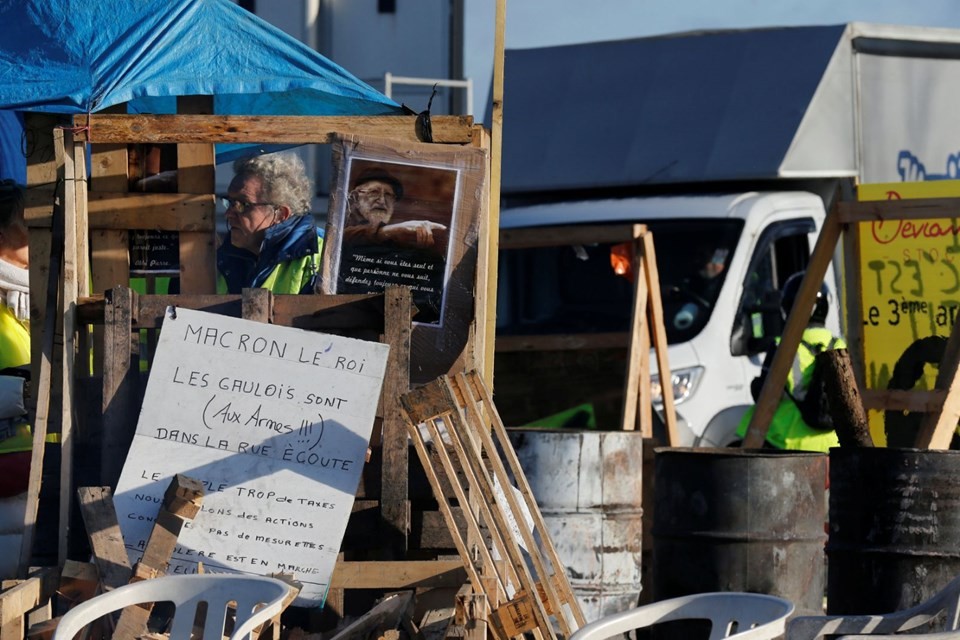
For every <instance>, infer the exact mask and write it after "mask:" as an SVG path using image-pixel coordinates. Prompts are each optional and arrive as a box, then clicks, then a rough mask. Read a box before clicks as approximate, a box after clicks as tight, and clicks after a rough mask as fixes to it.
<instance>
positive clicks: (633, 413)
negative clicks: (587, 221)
mask: <svg viewBox="0 0 960 640" xmlns="http://www.w3.org/2000/svg"><path fill="white" fill-rule="evenodd" d="M637 226H638V227H639V229H638V228H636V227H635V228H634V238H633V242H632V243H631V247H632V256H633V264H632V267H633V310H632V311H631V312H630V336H629V340H628V341H627V375H626V378H625V379H624V386H623V418H622V419H621V421H620V428H621V429H623V430H624V431H633V430H634V428H635V427H636V426H637V422H638V421H637V412H638V411H639V417H640V420H639V421H640V424H641V431H644V430H645V429H644V427H647V426H649V422H650V415H649V414H647V415H644V413H645V411H644V406H641V402H642V401H643V396H644V393H646V397H647V400H646V402H645V403H644V404H645V405H646V407H647V408H649V403H650V387H649V385H647V387H646V388H643V387H642V386H641V380H642V377H643V345H644V342H645V341H644V339H643V336H644V335H647V336H649V334H648V333H647V332H648V331H649V329H650V327H649V326H648V325H647V297H648V296H649V295H650V292H649V290H648V289H647V268H646V260H645V259H644V254H643V235H644V234H645V233H646V229H645V228H644V227H642V226H640V225H637ZM646 343H647V344H648V345H649V338H648V340H647V341H646ZM649 357H650V355H649V347H648V352H647V358H648V362H649ZM648 373H649V372H648Z"/></svg>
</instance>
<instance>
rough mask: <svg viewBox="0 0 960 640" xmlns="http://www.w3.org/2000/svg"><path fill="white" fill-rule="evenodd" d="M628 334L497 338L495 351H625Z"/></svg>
mask: <svg viewBox="0 0 960 640" xmlns="http://www.w3.org/2000/svg"><path fill="white" fill-rule="evenodd" d="M629 342H630V334H629V333H627V332H626V331H618V332H614V333H558V334H556V335H540V336H497V351H498V352H508V351H577V350H588V351H593V350H595V349H626V348H627V345H628V344H629Z"/></svg>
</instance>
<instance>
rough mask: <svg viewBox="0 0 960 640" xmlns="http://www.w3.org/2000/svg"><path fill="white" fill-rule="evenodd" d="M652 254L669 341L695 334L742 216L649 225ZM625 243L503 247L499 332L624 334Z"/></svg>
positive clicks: (628, 292) (627, 307) (627, 299)
mask: <svg viewBox="0 0 960 640" xmlns="http://www.w3.org/2000/svg"><path fill="white" fill-rule="evenodd" d="M647 228H648V229H649V230H650V231H652V232H653V241H654V247H655V250H656V254H657V256H656V257H657V271H658V273H659V280H660V290H661V298H662V302H663V312H664V327H665V329H666V334H667V342H668V343H670V344H674V343H680V342H684V341H687V340H690V339H692V338H693V337H694V336H696V335H697V334H698V333H700V331H701V330H702V329H703V327H704V326H705V325H706V324H707V321H708V320H709V319H710V314H711V313H712V311H713V309H714V308H715V306H716V302H717V297H718V296H719V294H720V288H721V286H722V284H723V281H724V279H725V278H726V275H727V268H728V267H729V264H730V260H731V259H732V258H733V252H734V248H735V247H736V244H737V241H738V239H739V238H740V234H741V232H742V230H743V221H742V220H731V219H727V218H724V219H707V220H704V219H696V220H670V221H654V222H650V223H647ZM629 256H630V252H629V245H628V244H624V245H612V244H588V245H564V246H555V247H536V248H524V249H519V248H518V249H513V248H510V249H502V250H501V251H500V275H499V285H498V293H497V333H498V334H501V335H539V334H565V333H602V332H617V331H627V330H628V329H629V327H630V312H631V308H632V296H633V282H632V277H631V274H632V268H631V267H630V266H629V264H628V261H629Z"/></svg>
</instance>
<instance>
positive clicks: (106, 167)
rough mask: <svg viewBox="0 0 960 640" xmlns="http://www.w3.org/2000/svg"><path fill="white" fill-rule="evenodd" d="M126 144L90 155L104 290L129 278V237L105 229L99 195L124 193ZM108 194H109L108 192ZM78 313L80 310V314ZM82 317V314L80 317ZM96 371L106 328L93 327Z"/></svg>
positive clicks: (95, 243) (97, 283)
mask: <svg viewBox="0 0 960 640" xmlns="http://www.w3.org/2000/svg"><path fill="white" fill-rule="evenodd" d="M127 162H128V158H127V145H123V144H113V145H95V146H94V147H93V149H92V150H91V158H90V169H91V171H90V189H91V191H90V193H89V194H88V202H87V214H88V217H89V224H90V229H91V230H90V255H91V269H92V273H91V279H92V281H93V291H94V292H96V293H102V292H104V291H106V290H108V289H111V288H113V287H114V286H115V285H118V284H123V285H126V284H127V283H128V281H129V278H130V250H129V246H130V245H129V238H128V236H127V232H126V231H125V230H121V231H118V230H105V229H102V227H101V226H100V225H99V224H98V222H97V219H98V217H99V214H98V213H97V211H96V209H97V204H98V198H99V197H100V196H101V195H102V194H103V195H104V196H105V194H104V192H113V193H114V194H120V195H121V196H124V195H125V194H124V193H123V192H125V191H126V190H127ZM105 197H106V196H105ZM78 315H79V314H78ZM78 320H79V318H78ZM93 341H94V344H95V345H97V346H96V347H95V348H94V352H93V371H94V374H95V375H103V349H102V347H101V346H100V345H102V344H103V328H102V327H94V340H93Z"/></svg>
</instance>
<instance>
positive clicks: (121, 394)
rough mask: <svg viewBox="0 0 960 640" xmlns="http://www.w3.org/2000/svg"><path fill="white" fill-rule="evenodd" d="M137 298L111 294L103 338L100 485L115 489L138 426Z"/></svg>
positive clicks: (119, 291) (117, 291)
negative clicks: (132, 349)
mask: <svg viewBox="0 0 960 640" xmlns="http://www.w3.org/2000/svg"><path fill="white" fill-rule="evenodd" d="M135 304H136V298H135V294H134V292H133V291H131V290H130V289H129V288H127V287H122V286H117V287H114V288H113V289H112V290H110V291H108V292H107V300H106V306H105V309H104V324H105V327H104V339H103V352H104V357H103V405H102V409H103V420H102V437H101V442H100V458H101V463H100V482H101V483H103V484H104V485H109V486H112V487H115V486H116V485H117V480H119V479H120V471H121V469H122V468H123V461H124V460H125V459H126V457H127V450H128V449H129V448H130V442H131V441H132V440H133V433H134V430H135V429H136V423H137V415H138V411H137V402H136V399H137V398H138V396H139V394H138V387H139V384H138V382H139V381H138V374H139V372H138V370H137V367H136V366H134V364H133V363H132V362H131V353H130V345H131V340H132V337H133V318H134V315H133V309H134V305H135Z"/></svg>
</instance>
